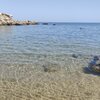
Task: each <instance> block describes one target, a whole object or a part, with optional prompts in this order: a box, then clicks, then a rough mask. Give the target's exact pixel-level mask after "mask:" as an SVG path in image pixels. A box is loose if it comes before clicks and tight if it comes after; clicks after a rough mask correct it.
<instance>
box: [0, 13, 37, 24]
mask: <svg viewBox="0 0 100 100" xmlns="http://www.w3.org/2000/svg"><path fill="white" fill-rule="evenodd" d="M35 24H37V22H35V21H29V20H27V21H18V20H15V19H13V16H12V15H9V14H6V13H0V25H35Z"/></svg>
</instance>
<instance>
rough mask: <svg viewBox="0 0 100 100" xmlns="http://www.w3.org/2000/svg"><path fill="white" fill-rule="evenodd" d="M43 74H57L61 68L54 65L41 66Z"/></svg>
mask: <svg viewBox="0 0 100 100" xmlns="http://www.w3.org/2000/svg"><path fill="white" fill-rule="evenodd" d="M42 67H43V70H44V72H57V71H60V69H61V67H60V66H59V65H58V64H56V63H49V62H48V63H46V64H44V65H42Z"/></svg>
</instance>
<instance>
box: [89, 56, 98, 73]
mask: <svg viewBox="0 0 100 100" xmlns="http://www.w3.org/2000/svg"><path fill="white" fill-rule="evenodd" d="M88 67H89V69H91V70H92V71H94V72H97V73H100V58H99V56H94V57H93V60H92V61H91V62H90V63H89V66H88Z"/></svg>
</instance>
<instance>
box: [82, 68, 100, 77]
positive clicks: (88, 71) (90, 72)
mask: <svg viewBox="0 0 100 100" xmlns="http://www.w3.org/2000/svg"><path fill="white" fill-rule="evenodd" d="M83 72H84V73H85V74H92V75H97V76H100V73H96V72H94V71H92V70H91V69H89V68H88V67H84V68H83Z"/></svg>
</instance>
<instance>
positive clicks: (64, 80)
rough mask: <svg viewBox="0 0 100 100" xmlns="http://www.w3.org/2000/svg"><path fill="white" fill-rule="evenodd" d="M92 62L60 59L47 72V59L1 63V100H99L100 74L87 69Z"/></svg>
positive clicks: (81, 59)
mask: <svg viewBox="0 0 100 100" xmlns="http://www.w3.org/2000/svg"><path fill="white" fill-rule="evenodd" d="M89 61H90V58H73V57H70V58H68V59H67V58H66V59H62V62H61V63H60V62H59V59H58V63H57V62H56V63H57V64H58V65H59V67H58V69H57V68H56V69H55V71H52V70H50V71H45V70H44V67H42V66H43V65H44V64H45V62H44V63H43V62H37V63H35V64H0V100H100V76H99V75H94V74H93V73H89V72H88V71H87V70H86V69H85V67H86V66H87V65H88V62H89ZM52 64H53V63H52ZM52 64H51V67H52ZM45 66H47V64H46V65H45Z"/></svg>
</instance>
